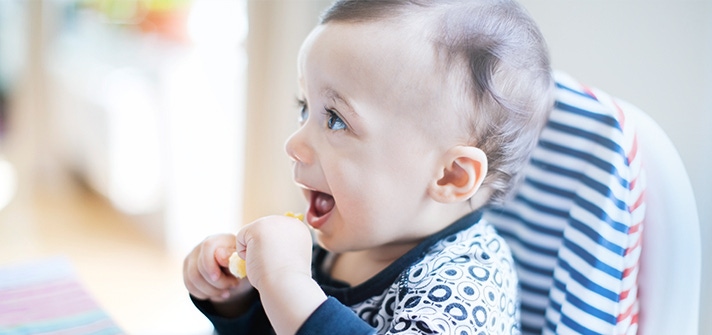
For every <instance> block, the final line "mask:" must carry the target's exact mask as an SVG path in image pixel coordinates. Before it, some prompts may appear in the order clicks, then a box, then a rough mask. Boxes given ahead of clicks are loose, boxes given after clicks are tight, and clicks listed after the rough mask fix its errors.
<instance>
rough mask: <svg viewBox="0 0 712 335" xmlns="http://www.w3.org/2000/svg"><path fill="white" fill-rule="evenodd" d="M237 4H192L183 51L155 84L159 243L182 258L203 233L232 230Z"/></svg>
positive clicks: (237, 180)
mask: <svg viewBox="0 0 712 335" xmlns="http://www.w3.org/2000/svg"><path fill="white" fill-rule="evenodd" d="M246 15H247V14H246V9H245V3H244V1H212V0H202V1H196V2H195V4H194V7H193V8H192V10H191V13H190V16H189V17H190V19H189V30H190V32H191V36H192V37H193V39H194V41H195V45H194V46H193V47H192V48H191V50H190V51H189V52H187V53H185V54H183V55H182V56H181V57H176V58H175V59H173V60H172V62H171V63H169V64H168V66H167V71H165V72H164V77H163V79H162V82H163V83H164V84H165V86H164V89H165V91H164V92H163V95H164V96H165V99H166V107H167V110H168V111H170V112H169V113H168V115H167V120H166V122H167V126H168V127H167V128H168V130H169V133H168V147H169V148H168V156H169V157H170V164H169V166H170V168H169V171H168V189H167V198H166V212H165V213H166V222H167V225H168V226H169V227H170V228H169V231H167V232H166V233H167V242H168V243H169V246H170V247H171V249H173V250H174V251H175V252H177V253H178V254H181V255H184V254H185V253H187V252H188V251H190V249H192V247H193V246H195V245H196V244H197V243H198V242H200V240H202V239H203V238H205V236H208V235H211V234H214V233H215V232H224V231H232V230H236V229H237V227H238V226H239V220H238V218H239V217H240V216H241V213H242V211H241V206H240V204H241V203H242V193H241V192H242V174H243V165H242V159H241V158H242V157H243V152H244V138H243V134H244V130H243V127H244V125H243V124H244V121H243V119H244V107H243V106H244V91H245V84H244V78H245V76H246V73H245V71H246V70H245V68H246V62H247V61H246V55H245V53H244V50H243V49H242V48H240V47H239V46H240V45H241V43H242V40H243V39H244V37H245V34H246V28H245V27H241V25H243V24H244V22H246V20H247V19H246V17H247V16H246Z"/></svg>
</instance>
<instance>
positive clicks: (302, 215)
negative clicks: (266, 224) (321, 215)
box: [284, 212, 304, 221]
mask: <svg viewBox="0 0 712 335" xmlns="http://www.w3.org/2000/svg"><path fill="white" fill-rule="evenodd" d="M284 216H289V217H290V218H295V219H297V220H299V221H304V214H302V213H298V214H294V213H292V212H286V213H284Z"/></svg>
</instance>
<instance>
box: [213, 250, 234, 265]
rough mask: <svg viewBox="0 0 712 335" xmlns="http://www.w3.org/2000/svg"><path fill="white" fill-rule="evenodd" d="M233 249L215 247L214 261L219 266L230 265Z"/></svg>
mask: <svg viewBox="0 0 712 335" xmlns="http://www.w3.org/2000/svg"><path fill="white" fill-rule="evenodd" d="M234 251H235V250H231V249H228V248H217V249H215V262H217V263H218V264H219V265H220V266H221V267H224V268H226V267H228V266H230V256H231V255H232V253H233V252H234Z"/></svg>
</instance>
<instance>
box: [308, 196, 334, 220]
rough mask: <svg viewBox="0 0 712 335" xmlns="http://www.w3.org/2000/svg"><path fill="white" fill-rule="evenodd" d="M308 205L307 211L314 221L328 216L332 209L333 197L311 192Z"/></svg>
mask: <svg viewBox="0 0 712 335" xmlns="http://www.w3.org/2000/svg"><path fill="white" fill-rule="evenodd" d="M310 205H311V206H310V208H309V211H310V212H311V213H312V214H313V215H314V217H315V219H318V218H321V217H323V216H325V215H326V214H329V212H331V210H332V209H334V205H335V202H334V197H332V196H331V195H329V194H326V193H323V192H319V191H312V194H311V204H310Z"/></svg>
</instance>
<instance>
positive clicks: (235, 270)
mask: <svg viewBox="0 0 712 335" xmlns="http://www.w3.org/2000/svg"><path fill="white" fill-rule="evenodd" d="M229 269H230V273H232V275H233V276H235V277H237V278H240V279H242V278H245V276H247V265H246V264H245V260H244V259H242V258H240V256H239V255H238V254H237V252H233V253H232V255H230V267H229Z"/></svg>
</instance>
